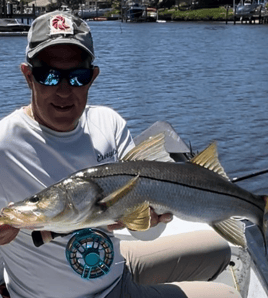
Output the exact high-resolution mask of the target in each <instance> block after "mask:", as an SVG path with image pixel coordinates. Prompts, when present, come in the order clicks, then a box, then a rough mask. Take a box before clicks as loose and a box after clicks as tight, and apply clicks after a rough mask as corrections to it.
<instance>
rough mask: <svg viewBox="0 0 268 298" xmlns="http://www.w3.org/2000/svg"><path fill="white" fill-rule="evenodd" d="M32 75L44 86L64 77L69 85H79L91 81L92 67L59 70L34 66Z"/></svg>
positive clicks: (56, 83)
mask: <svg viewBox="0 0 268 298" xmlns="http://www.w3.org/2000/svg"><path fill="white" fill-rule="evenodd" d="M33 75H34V77H35V79H36V81H37V82H38V83H40V84H42V85H45V86H56V85H58V84H59V82H60V81H61V80H62V78H66V79H67V80H68V83H69V84H70V85H71V86H74V87H80V86H85V85H86V84H88V83H89V82H90V81H91V79H92V75H93V69H84V68H81V69H75V70H71V71H64V70H62V71H60V70H56V69H46V68H43V67H35V68H33Z"/></svg>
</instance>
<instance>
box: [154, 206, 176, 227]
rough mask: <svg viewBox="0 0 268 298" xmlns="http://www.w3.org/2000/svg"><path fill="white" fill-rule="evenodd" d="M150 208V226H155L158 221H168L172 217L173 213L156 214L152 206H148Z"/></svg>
mask: <svg viewBox="0 0 268 298" xmlns="http://www.w3.org/2000/svg"><path fill="white" fill-rule="evenodd" d="M150 209H151V228H152V227H155V226H156V225H158V224H159V223H160V222H163V223H169V222H170V221H172V219H173V215H172V214H171V213H164V214H161V215H158V214H156V213H155V211H154V209H153V208H152V207H150Z"/></svg>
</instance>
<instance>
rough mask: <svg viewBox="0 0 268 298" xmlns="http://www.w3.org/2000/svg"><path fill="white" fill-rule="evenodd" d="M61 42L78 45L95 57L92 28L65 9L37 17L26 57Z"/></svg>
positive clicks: (32, 26)
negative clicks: (64, 10)
mask: <svg viewBox="0 0 268 298" xmlns="http://www.w3.org/2000/svg"><path fill="white" fill-rule="evenodd" d="M59 44H71V45H77V46H79V47H80V48H82V49H83V50H84V51H85V52H87V53H88V55H89V56H90V57H91V58H92V61H93V60H94V59H95V56H94V48H93V40H92V36H91V32H90V28H89V26H88V25H87V23H86V22H85V21H83V20H82V19H80V18H78V17H76V16H74V15H72V14H70V13H68V12H63V11H53V12H50V13H46V14H44V15H42V16H40V17H38V18H36V19H35V20H34V21H33V23H32V25H31V28H30V30H29V32H28V45H27V48H26V58H27V60H28V59H31V58H33V57H34V56H36V55H37V54H38V53H39V52H40V51H42V50H43V49H45V48H47V47H49V46H52V45H59Z"/></svg>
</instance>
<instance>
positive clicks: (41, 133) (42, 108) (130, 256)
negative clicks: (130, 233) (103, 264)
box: [0, 11, 240, 298]
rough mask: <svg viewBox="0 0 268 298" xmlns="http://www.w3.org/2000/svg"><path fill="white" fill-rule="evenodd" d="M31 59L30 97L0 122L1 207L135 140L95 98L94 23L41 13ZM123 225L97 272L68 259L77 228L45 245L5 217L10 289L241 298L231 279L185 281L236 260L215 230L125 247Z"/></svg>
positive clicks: (42, 293)
mask: <svg viewBox="0 0 268 298" xmlns="http://www.w3.org/2000/svg"><path fill="white" fill-rule="evenodd" d="M26 58H27V63H23V64H22V65H21V71H22V73H23V74H24V76H25V79H26V81H27V83H28V86H29V88H30V89H31V91H32V98H31V104H30V105H29V106H27V107H23V108H21V109H19V110H17V111H15V112H13V113H12V114H11V115H9V116H8V117H6V118H4V119H3V120H2V121H1V122H0V128H1V129H0V164H1V179H0V207H4V206H6V205H8V204H9V203H10V202H14V201H20V200H22V199H24V198H26V197H29V196H32V195H34V194H35V193H37V192H38V191H40V190H41V189H44V188H45V187H48V186H49V185H51V184H54V183H55V182H57V181H59V180H61V179H63V178H65V177H66V176H68V175H69V174H71V173H73V172H75V171H77V170H80V169H82V168H85V167H90V166H95V165H97V164H99V157H100V156H103V157H106V158H105V159H103V158H102V162H104V163H107V162H114V161H117V160H118V159H120V158H121V157H122V156H123V155H124V154H125V153H126V152H127V151H128V150H129V149H130V148H131V147H133V141H132V138H131V136H130V133H129V131H128V129H127V126H126V122H125V120H123V119H122V118H121V117H120V116H119V115H118V114H117V113H116V112H114V111H113V110H111V109H109V108H106V107H99V106H87V105H86V104H87V96H88V91H89V88H90V86H91V85H92V83H93V82H94V80H95V79H96V77H97V76H98V74H99V68H98V67H97V66H93V65H92V62H93V60H94V50H93V43H92V38H91V33H90V30H89V28H88V26H87V25H86V23H84V22H83V21H82V20H80V19H79V18H76V17H73V16H72V15H69V14H66V13H63V12H57V11H56V12H53V13H49V14H46V15H43V16H41V17H39V18H37V19H36V20H35V21H34V22H33V24H32V26H31V29H30V31H29V35H28V46H27V49H26ZM170 220H171V215H170V214H163V215H160V216H159V215H157V214H156V213H154V211H153V210H152V212H151V226H156V227H155V229H156V231H155V235H156V237H157V236H159V233H158V231H157V229H158V226H157V224H158V223H159V222H168V221H170ZM121 227H122V224H120V223H116V224H114V225H111V226H108V227H102V228H100V231H102V232H105V234H106V235H107V237H108V238H109V239H110V241H111V242H112V244H113V248H114V260H113V263H112V265H111V268H110V272H109V273H108V274H104V275H101V276H100V277H98V278H95V279H89V280H88V279H83V278H81V275H79V274H77V273H76V272H74V271H73V270H72V269H71V267H70V264H69V263H68V262H67V261H66V258H65V248H66V246H67V243H68V241H69V239H70V237H71V235H69V236H65V237H62V238H60V237H59V238H56V239H54V240H53V241H51V242H50V243H48V244H45V245H43V246H42V247H39V248H37V247H35V246H34V244H33V242H32V239H31V233H30V231H29V230H20V231H19V230H18V229H15V228H12V227H10V226H7V225H3V226H1V227H0V244H1V245H2V246H1V252H2V255H3V258H4V278H5V283H6V284H7V288H8V291H9V293H10V297H12V298H19V297H20V298H21V297H24V298H29V297H34V298H37V297H42V298H48V297H57V298H61V297H64V298H68V297H70V298H78V297H79V298H82V297H84V298H86V297H100V298H101V297H109V298H115V297H164V296H165V297H180V298H186V297H191V298H194V297H199V298H200V297H206V298H208V297H211V298H212V297H224V298H229V297H233V298H236V297H240V296H239V294H238V293H237V292H236V291H235V290H234V289H232V288H229V287H227V286H224V285H219V284H213V283H207V282H205V283H203V282H197V283H194V284H192V283H178V282H180V281H192V280H200V281H202V280H212V279H214V278H215V277H216V276H217V275H218V274H219V273H220V272H221V271H222V270H223V269H224V268H225V267H226V266H227V264H228V262H229V260H230V249H229V246H228V245H227V243H226V242H225V241H223V240H222V239H221V238H220V237H218V236H215V234H214V233H211V232H202V233H198V234H197V233H194V234H189V235H187V236H181V235H179V236H174V237H171V238H169V239H164V240H163V239H161V238H160V239H159V240H155V241H151V242H148V243H147V242H145V243H144V242H131V243H122V244H121V247H120V241H119V239H117V238H116V237H114V235H113V233H112V231H113V230H115V229H118V228H121ZM192 243H193V244H192ZM5 244H6V245H5ZM120 250H121V252H122V255H121V253H120ZM123 256H124V257H123ZM125 263H126V265H125ZM187 267H188V268H187ZM170 282H175V283H173V284H168V283H170ZM163 283H166V284H163ZM5 295H8V294H5ZM202 295H203V296H202Z"/></svg>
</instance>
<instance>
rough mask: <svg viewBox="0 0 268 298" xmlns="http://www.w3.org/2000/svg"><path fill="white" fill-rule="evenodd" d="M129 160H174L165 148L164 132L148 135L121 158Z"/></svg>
mask: <svg viewBox="0 0 268 298" xmlns="http://www.w3.org/2000/svg"><path fill="white" fill-rule="evenodd" d="M122 160H123V161H131V160H150V161H162V162H174V160H173V159H172V158H171V157H170V155H169V153H168V152H167V150H166V148H165V133H164V132H163V133H159V134H157V135H155V136H151V137H149V138H148V139H147V140H145V141H143V142H141V143H140V144H139V145H137V146H136V147H134V148H133V149H131V150H130V151H129V152H128V153H127V154H126V155H125V156H124V157H123V159H122Z"/></svg>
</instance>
